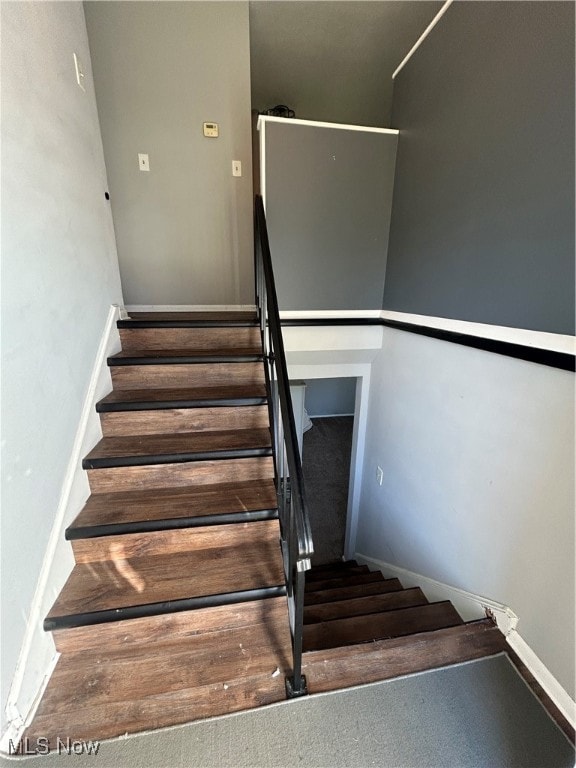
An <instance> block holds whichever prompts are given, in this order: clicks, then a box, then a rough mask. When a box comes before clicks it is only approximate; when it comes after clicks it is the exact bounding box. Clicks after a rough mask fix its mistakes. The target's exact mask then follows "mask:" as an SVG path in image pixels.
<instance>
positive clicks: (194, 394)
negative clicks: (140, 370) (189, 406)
mask: <svg viewBox="0 0 576 768" xmlns="http://www.w3.org/2000/svg"><path fill="white" fill-rule="evenodd" d="M266 399H267V395H266V385H265V384H259V383H255V384H245V385H242V384H241V385H229V386H219V387H190V388H188V389H184V388H181V389H120V390H112V392H110V393H109V394H108V395H106V397H103V398H102V400H100V402H99V403H98V406H97V407H98V409H99V407H100V406H102V405H103V406H105V405H108V404H113V403H114V404H120V403H143V404H154V403H170V407H172V408H174V407H176V404H180V403H182V404H185V403H199V404H201V403H204V404H205V403H206V402H210V403H212V402H214V403H218V402H219V401H233V402H236V401H242V400H259V401H261V402H266ZM179 407H183V405H180V406H179Z"/></svg>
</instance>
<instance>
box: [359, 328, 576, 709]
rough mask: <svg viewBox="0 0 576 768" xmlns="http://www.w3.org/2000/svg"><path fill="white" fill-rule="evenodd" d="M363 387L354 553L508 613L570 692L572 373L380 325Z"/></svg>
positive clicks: (573, 622)
mask: <svg viewBox="0 0 576 768" xmlns="http://www.w3.org/2000/svg"><path fill="white" fill-rule="evenodd" d="M371 382H372V383H371V390H370V403H369V409H368V419H367V425H368V426H367V432H366V445H365V460H364V471H363V478H362V492H361V502H360V511H359V517H358V526H357V532H356V540H355V543H354V551H355V552H358V553H362V555H363V556H365V557H366V558H367V559H372V560H374V561H381V562H385V563H389V564H390V565H392V566H397V567H401V568H404V569H406V570H408V571H412V572H415V573H419V574H423V575H424V576H426V577H428V578H429V579H434V580H436V581H438V582H441V583H444V584H447V585H450V586H452V587H455V588H457V589H460V590H464V591H465V592H469V593H472V594H476V595H483V596H485V597H486V598H488V599H491V600H493V601H495V602H498V603H502V604H504V605H506V606H509V607H510V608H511V609H512V610H513V611H514V613H515V614H516V615H517V616H518V618H519V622H518V626H517V631H518V633H519V634H520V635H521V637H522V638H523V640H524V641H525V642H526V643H527V644H528V645H529V646H530V648H531V649H532V650H533V651H534V653H535V654H536V655H537V656H538V657H539V658H540V659H541V661H542V662H543V663H544V664H545V665H546V667H547V668H548V669H549V670H550V672H551V673H552V675H553V676H554V677H555V678H556V679H557V680H558V681H559V682H560V684H561V685H562V686H563V687H564V688H565V690H566V691H567V692H568V694H569V695H570V696H571V697H572V698H574V626H575V616H574V609H575V596H574V375H573V374H572V373H569V372H566V371H562V370H558V369H555V368H550V367H547V366H543V365H537V364H535V363H529V362H525V361H520V360H516V359H513V358H509V357H505V356H503V355H498V354H493V353H489V352H483V351H480V350H475V349H471V348H468V347H464V346H460V345H458V344H451V343H449V342H445V341H439V340H436V339H431V338H426V337H424V336H418V335H415V334H411V333H407V332H404V331H399V330H396V329H391V328H384V329H383V347H382V350H381V352H380V353H379V354H378V355H377V356H376V358H375V359H374V362H373V363H372V375H371ZM378 466H380V467H382V469H383V471H384V481H383V484H382V486H379V485H378V483H377V480H376V469H377V467H378Z"/></svg>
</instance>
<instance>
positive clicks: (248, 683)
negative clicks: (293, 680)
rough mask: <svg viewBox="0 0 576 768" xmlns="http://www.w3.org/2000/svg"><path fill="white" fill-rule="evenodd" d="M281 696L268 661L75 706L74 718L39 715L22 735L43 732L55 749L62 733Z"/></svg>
mask: <svg viewBox="0 0 576 768" xmlns="http://www.w3.org/2000/svg"><path fill="white" fill-rule="evenodd" d="M160 673H161V670H159V674H160ZM285 697H286V691H285V688H284V677H283V676H282V674H280V675H277V676H276V677H273V676H272V675H271V673H270V671H269V664H268V665H267V668H266V671H265V672H263V673H262V674H260V675H253V676H251V677H248V678H246V677H241V678H239V679H230V678H228V680H227V681H226V682H218V683H212V684H210V685H204V686H202V687H199V688H191V689H183V688H179V689H177V690H175V691H167V692H165V693H163V694H157V695H156V696H154V697H152V696H150V697H145V698H142V699H139V700H136V701H132V702H125V701H122V702H117V703H114V704H102V705H100V706H99V707H86V708H85V709H83V710H78V709H77V710H76V712H75V713H74V717H72V714H71V713H69V712H65V713H60V714H57V715H56V714H48V715H40V714H38V715H37V716H36V718H35V719H34V721H33V722H32V725H31V726H30V727H29V728H28V730H27V731H26V735H28V736H29V738H30V740H31V742H30V743H31V744H32V743H33V742H34V739H35V738H37V737H38V736H48V738H49V739H50V745H51V749H55V748H56V744H57V736H58V734H62V733H64V734H66V735H69V736H70V738H72V739H77V740H88V739H98V740H102V739H110V738H113V737H114V736H123V735H125V734H129V733H130V734H132V733H139V732H141V731H150V730H155V729H157V728H166V727H168V726H172V725H180V724H182V723H189V722H192V721H194V720H203V719H205V718H208V717H217V716H218V715H227V714H230V713H232V712H240V711H244V710H248V709H254V708H256V707H264V706H266V705H268V704H274V703H276V702H278V701H284V699H285Z"/></svg>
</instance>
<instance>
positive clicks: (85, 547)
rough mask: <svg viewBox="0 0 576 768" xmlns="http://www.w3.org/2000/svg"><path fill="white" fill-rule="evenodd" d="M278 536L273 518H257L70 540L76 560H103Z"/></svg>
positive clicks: (277, 537) (278, 531)
mask: <svg viewBox="0 0 576 768" xmlns="http://www.w3.org/2000/svg"><path fill="white" fill-rule="evenodd" d="M279 539H280V528H279V524H278V521H277V520H261V521H258V522H250V523H234V524H232V525H207V526H202V527H199V528H178V529H175V530H168V531H154V532H151V533H129V534H122V535H118V536H114V535H112V536H97V537H94V538H90V539H76V540H75V541H73V542H72V549H73V550H74V558H75V560H76V562H77V563H95V562H99V561H103V560H109V561H111V562H113V561H116V560H132V559H133V558H139V557H153V556H158V555H169V554H175V553H176V552H198V551H199V550H202V549H223V548H226V547H240V546H242V545H243V544H246V545H249V544H250V542H253V541H258V542H259V543H260V542H265V541H266V542H269V543H273V542H275V541H279Z"/></svg>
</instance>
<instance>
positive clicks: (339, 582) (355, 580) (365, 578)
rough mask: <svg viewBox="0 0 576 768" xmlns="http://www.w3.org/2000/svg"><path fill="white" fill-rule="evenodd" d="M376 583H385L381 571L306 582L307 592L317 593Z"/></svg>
mask: <svg viewBox="0 0 576 768" xmlns="http://www.w3.org/2000/svg"><path fill="white" fill-rule="evenodd" d="M374 581H384V576H382V574H381V573H380V571H367V572H362V573H358V574H352V575H351V576H338V577H334V578H327V579H317V580H315V581H306V592H317V591H318V590H324V589H339V588H340V587H353V586H357V585H358V584H371V583H372V582H374Z"/></svg>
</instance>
